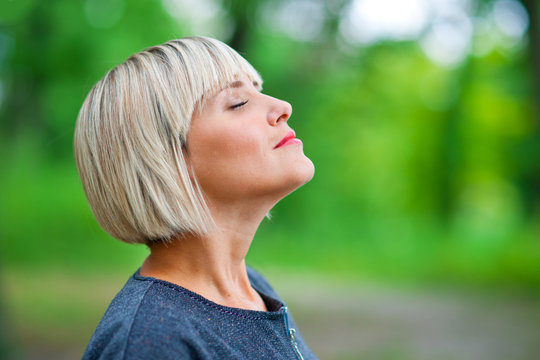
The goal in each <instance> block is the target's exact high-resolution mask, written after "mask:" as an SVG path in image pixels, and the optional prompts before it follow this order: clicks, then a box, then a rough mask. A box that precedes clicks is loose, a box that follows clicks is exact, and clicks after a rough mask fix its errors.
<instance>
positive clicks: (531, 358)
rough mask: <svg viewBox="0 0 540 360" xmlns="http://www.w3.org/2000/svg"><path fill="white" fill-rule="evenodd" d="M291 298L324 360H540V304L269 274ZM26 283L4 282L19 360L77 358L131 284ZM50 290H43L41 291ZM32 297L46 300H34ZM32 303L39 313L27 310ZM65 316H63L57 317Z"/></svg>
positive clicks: (49, 279)
mask: <svg viewBox="0 0 540 360" xmlns="http://www.w3.org/2000/svg"><path fill="white" fill-rule="evenodd" d="M263 273H265V274H266V275H267V276H268V278H269V279H270V281H271V282H272V283H273V284H274V285H275V287H276V289H277V290H278V292H279V293H280V294H281V296H282V297H283V298H284V299H285V300H286V301H287V303H288V306H289V308H290V309H291V312H292V313H293V315H294V316H295V319H296V320H297V322H298V324H299V327H300V329H301V330H302V333H303V335H304V337H305V338H306V341H307V342H308V344H309V345H310V346H311V347H312V349H313V350H314V352H315V353H316V354H317V355H318V356H319V357H320V359H321V360H324V359H328V360H332V359H343V360H345V359H367V360H379V359H380V360H383V359H384V360H391V359H395V360H408V359H411V360H413V359H414V360H428V359H429V360H484V359H485V360H488V359H489V360H499V359H500V360H503V359H504V360H538V359H540V306H539V301H538V300H533V299H527V298H524V297H518V296H515V295H514V296H510V295H504V296H503V295H500V294H499V295H496V296H495V295H494V294H488V293H475V294H472V293H468V294H466V293H462V292H457V291H455V290H454V291H450V290H444V291H441V290H439V291H437V290H434V289H431V290H422V291H414V290H411V289H406V288H402V287H401V288H400V287H397V286H389V285H380V284H379V285H367V284H358V283H352V285H351V283H349V284H347V283H345V282H340V281H338V280H336V279H331V278H327V279H325V278H321V277H314V276H313V275H306V276H302V275H301V274H298V273H297V272H296V275H293V276H291V274H283V273H278V272H273V271H263ZM70 276H72V275H66V274H65V273H64V274H54V273H52V274H51V273H49V274H47V275H42V277H36V278H32V279H29V278H28V277H24V281H23V279H21V277H22V275H18V274H17V273H14V272H11V273H10V275H9V276H6V277H5V279H4V281H3V283H4V284H5V285H6V290H7V291H6V292H5V293H4V294H6V301H5V304H6V305H7V306H8V308H7V310H8V313H9V314H11V316H10V320H11V321H10V323H12V324H13V333H14V334H15V335H16V336H17V338H18V339H19V340H18V344H16V345H18V347H19V349H20V351H19V352H18V353H17V357H16V359H17V360H24V359H28V360H38V359H39V360H49V359H51V360H52V359H55V360H62V359H79V358H80V357H81V355H82V351H83V349H84V347H85V345H86V342H87V341H88V338H89V336H90V335H91V332H92V331H93V329H94V327H95V326H96V324H97V321H98V320H99V318H100V317H101V315H102V313H103V311H104V310H105V307H106V306H107V304H108V302H109V301H110V299H111V298H112V296H114V294H115V292H116V291H117V290H118V289H119V288H120V287H121V286H122V284H123V282H124V281H125V279H126V278H127V276H126V277H124V276H123V275H122V276H118V278H116V277H115V278H114V280H111V279H110V278H109V279H108V280H107V279H105V278H104V277H100V276H92V277H89V278H81V277H70ZM41 288H43V289H47V291H42V289H41ZM29 294H40V297H39V298H32V297H30V296H29ZM32 302H35V303H36V304H38V303H39V305H40V306H43V310H42V311H40V312H36V313H32V312H29V311H28V309H29V308H31V307H35V306H34V305H33V303H32ZM66 313H68V315H69V316H67V317H64V318H62V317H61V316H60V315H59V314H66Z"/></svg>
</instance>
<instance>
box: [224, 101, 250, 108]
mask: <svg viewBox="0 0 540 360" xmlns="http://www.w3.org/2000/svg"><path fill="white" fill-rule="evenodd" d="M248 101H249V100H246V101H242V102H240V103H238V104H234V105H232V106H231V107H230V108H229V109H231V110H235V109H238V108H240V107H242V106H244V105H246V104H247V102H248Z"/></svg>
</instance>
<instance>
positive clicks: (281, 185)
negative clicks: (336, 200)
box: [187, 77, 314, 202]
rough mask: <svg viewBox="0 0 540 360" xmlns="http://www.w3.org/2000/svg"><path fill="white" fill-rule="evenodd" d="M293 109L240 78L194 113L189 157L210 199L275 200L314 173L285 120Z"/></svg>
mask: <svg viewBox="0 0 540 360" xmlns="http://www.w3.org/2000/svg"><path fill="white" fill-rule="evenodd" d="M291 112H292V108H291V105H290V104H289V103H287V102H285V101H282V100H278V99H275V98H273V97H270V96H268V95H264V94H262V93H261V92H259V91H258V90H257V89H256V88H255V86H254V85H253V84H252V83H251V82H250V81H249V80H248V79H247V78H245V77H242V78H239V79H238V80H237V81H234V82H233V83H231V84H229V86H228V87H227V88H226V89H224V90H222V91H221V92H219V93H217V94H216V95H215V96H213V97H212V98H210V99H208V101H207V102H206V105H205V107H204V109H203V110H202V111H201V112H200V113H195V115H194V117H193V119H192V121H191V128H190V130H189V134H188V138H187V152H188V158H189V160H190V162H191V164H192V165H193V169H194V172H195V176H196V177H197V180H198V182H199V184H200V185H201V188H202V190H203V191H204V193H205V195H206V196H207V197H208V198H209V199H210V200H213V201H226V202H234V201H239V200H240V201H241V200H246V199H266V198H268V199H273V200H275V201H278V200H279V199H281V198H282V197H284V196H285V195H287V194H288V193H290V192H291V191H293V190H295V189H296V188H298V187H300V186H302V185H303V184H305V183H306V182H308V181H309V180H310V179H311V178H312V177H313V173H314V167H313V163H312V162H311V160H309V159H308V158H307V157H306V156H305V155H304V152H303V147H302V142H301V141H300V140H299V139H297V138H296V137H295V136H294V132H293V131H292V129H291V128H290V127H289V125H288V124H287V120H288V119H289V117H290V116H291Z"/></svg>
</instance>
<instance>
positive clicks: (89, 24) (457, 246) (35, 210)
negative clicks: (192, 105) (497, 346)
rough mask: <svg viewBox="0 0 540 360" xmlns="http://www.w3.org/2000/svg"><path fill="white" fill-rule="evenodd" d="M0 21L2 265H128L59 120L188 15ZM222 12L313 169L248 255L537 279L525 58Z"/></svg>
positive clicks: (114, 6) (44, 6) (258, 259)
mask: <svg viewBox="0 0 540 360" xmlns="http://www.w3.org/2000/svg"><path fill="white" fill-rule="evenodd" d="M252 10H253V9H252ZM261 11H262V10H261ZM253 13H257V12H256V11H254V10H253V11H251V10H250V14H253ZM0 14H1V15H0V24H1V25H0V89H2V91H0V94H3V95H0V131H1V134H0V160H1V161H2V164H3V170H2V172H1V173H0V188H1V189H2V195H1V202H0V239H1V242H0V260H1V261H2V263H3V264H6V265H13V266H27V267H38V268H42V267H59V268H66V267H68V268H69V267H72V268H74V269H79V270H83V271H89V270H91V269H93V268H95V267H101V268H103V269H111V268H114V269H118V268H122V267H126V266H131V267H133V268H134V267H136V266H138V265H139V264H140V262H141V260H142V259H143V258H144V256H145V255H146V249H145V248H144V247H137V246H129V245H125V244H122V243H120V242H117V241H115V240H111V239H110V238H109V237H108V236H107V235H106V234H105V233H104V232H103V231H102V230H101V229H99V227H98V225H97V224H96V223H95V220H94V219H93V216H92V214H91V211H90V209H89V207H88V205H87V204H86V200H85V198H84V193H83V191H82V188H81V186H80V183H79V180H78V176H77V173H76V169H75V166H74V162H73V159H72V149H71V142H72V136H73V127H74V124H75V119H76V116H77V112H78V109H79V108H80V106H81V104H82V101H83V100H84V97H85V96H86V94H87V93H88V91H89V90H90V87H91V86H92V85H93V84H94V83H95V82H96V81H97V80H98V79H99V78H101V77H102V76H103V75H104V74H105V72H106V71H108V70H109V69H110V68H111V67H113V66H114V65H116V64H118V63H119V62H121V61H123V60H124V59H125V58H127V57H128V56H129V55H130V54H131V53H133V52H135V51H139V50H141V49H143V48H145V47H146V46H150V45H154V44H158V43H161V42H163V41H166V40H168V39H169V38H173V37H181V36H185V35H189V33H188V32H187V30H188V26H187V25H186V24H183V23H182V22H179V21H178V20H176V19H174V18H173V17H172V16H171V15H169V14H168V13H167V12H166V11H165V10H164V8H163V6H162V3H161V2H158V1H150V0H147V1H138V2H133V1H119V0H118V1H102V0H89V1H86V2H77V1H55V2H37V1H30V0H26V1H10V2H4V3H2V4H1V5H0ZM234 16H237V17H238V16H243V15H242V12H241V11H238V14H236V12H235V14H233V17H232V19H231V21H232V22H233V23H235V21H236V22H237V23H238V24H243V25H244V26H247V28H246V29H247V30H246V29H244V30H245V31H249V36H244V38H243V39H244V42H243V43H242V44H244V45H245V48H244V49H241V50H242V53H243V54H244V55H245V56H246V58H247V59H248V60H249V61H251V62H252V63H253V64H254V66H255V67H256V68H257V69H258V70H259V72H260V73H261V74H262V76H263V78H264V79H265V83H264V88H265V92H267V93H268V94H270V95H273V96H276V97H279V98H283V99H286V100H287V101H289V102H290V103H292V104H293V106H294V114H293V117H292V118H291V120H290V124H291V126H293V127H294V128H295V129H296V131H297V134H298V136H299V137H301V138H302V139H303V141H304V144H305V145H304V149H305V153H306V154H307V155H308V156H309V157H310V158H311V159H312V160H313V162H314V163H315V165H316V175H315V178H314V179H313V180H312V182H311V183H309V184H307V185H306V186H305V187H303V188H302V189H300V190H298V191H297V192H296V193H295V194H293V195H291V196H290V197H288V198H286V199H284V200H283V201H282V202H281V203H280V204H278V205H277V206H276V208H275V209H274V210H273V211H272V213H273V217H272V220H269V221H266V222H265V223H263V225H262V227H261V229H260V231H259V233H258V234H257V236H256V239H255V242H254V244H253V248H252V250H251V252H250V255H249V257H250V258H249V261H251V262H252V263H260V264H268V265H279V266H282V267H285V268H290V269H293V270H294V269H295V268H298V267H304V268H310V269H314V270H318V271H324V272H329V273H334V274H337V275H340V276H349V277H358V278H360V277H375V278H387V279H401V280H406V281H422V282H439V281H444V282H449V283H469V284H471V285H478V284H486V285H493V286H496V285H505V286H506V285H508V286H511V287H522V288H527V289H540V243H539V241H538V239H539V238H540V226H539V225H538V224H539V221H538V220H539V219H540V190H538V189H539V188H538V183H539V179H540V162H539V159H540V146H539V140H540V135H539V128H538V124H537V123H536V122H535V120H534V119H535V116H536V115H537V113H536V111H537V110H536V108H535V105H536V104H535V103H534V89H533V88H534V84H533V83H532V81H531V79H532V74H531V71H532V70H531V66H530V58H529V55H530V54H529V53H528V52H522V53H520V54H517V55H515V56H505V55H504V54H502V53H501V52H498V51H497V49H495V50H494V51H492V52H491V53H489V54H487V55H486V56H484V57H472V56H470V57H468V58H467V59H466V60H465V61H464V62H463V63H462V64H461V65H460V66H457V67H455V68H451V69H449V68H444V67H440V66H438V65H436V64H434V63H433V62H432V61H430V60H429V59H428V58H427V57H426V56H425V55H424V53H423V52H422V51H421V50H420V48H419V46H418V44H417V43H416V42H414V41H410V42H400V43H396V42H382V43H378V44H374V45H370V46H365V47H363V48H357V49H355V50H354V51H349V52H348V53H345V52H342V51H341V50H339V47H338V46H337V45H336V43H335V42H333V40H328V39H333V38H334V37H335V36H336V34H332V33H328V34H326V33H325V34H324V36H322V37H321V38H322V39H326V40H319V41H312V42H298V41H294V40H291V39H290V38H288V37H286V36H285V35H283V34H280V33H279V32H278V31H273V30H272V29H269V28H268V27H265V26H263V25H261V26H258V27H255V26H253V23H254V22H255V21H251V22H249V21H248V22H245V21H244V22H241V21H238V20H239V19H237V18H235V17H234ZM244 20H245V19H244ZM249 24H252V25H249ZM249 26H252V27H249ZM236 30H237V33H238V29H236ZM214 35H216V36H218V37H221V36H219V35H220V34H214ZM239 43H240V42H239Z"/></svg>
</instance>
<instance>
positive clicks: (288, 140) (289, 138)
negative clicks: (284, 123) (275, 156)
mask: <svg viewBox="0 0 540 360" xmlns="http://www.w3.org/2000/svg"><path fill="white" fill-rule="evenodd" d="M301 143H302V140H300V139H297V138H296V134H295V133H294V131H292V130H291V131H289V132H288V133H287V135H285V137H284V138H283V139H281V141H280V142H278V144H277V145H276V146H274V149H277V148H280V147H282V146H287V145H292V144H301Z"/></svg>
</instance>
